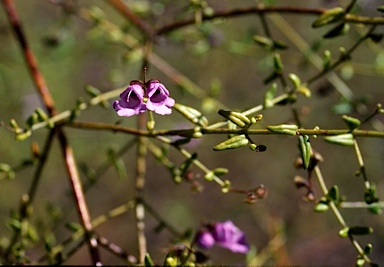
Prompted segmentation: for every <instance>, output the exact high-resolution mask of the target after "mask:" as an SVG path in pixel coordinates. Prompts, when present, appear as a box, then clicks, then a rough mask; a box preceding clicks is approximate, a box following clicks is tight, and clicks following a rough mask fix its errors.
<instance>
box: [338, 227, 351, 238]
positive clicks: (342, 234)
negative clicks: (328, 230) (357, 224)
mask: <svg viewBox="0 0 384 267" xmlns="http://www.w3.org/2000/svg"><path fill="white" fill-rule="evenodd" d="M348 232H349V227H344V228H343V229H341V230H340V231H339V236H340V237H344V238H345V237H348Z"/></svg>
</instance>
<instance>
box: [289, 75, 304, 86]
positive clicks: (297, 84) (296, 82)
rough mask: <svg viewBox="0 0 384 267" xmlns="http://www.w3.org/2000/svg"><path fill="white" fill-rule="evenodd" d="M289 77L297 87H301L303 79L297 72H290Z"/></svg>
mask: <svg viewBox="0 0 384 267" xmlns="http://www.w3.org/2000/svg"><path fill="white" fill-rule="evenodd" d="M288 78H289V80H291V82H292V83H293V86H294V87H295V88H299V87H300V86H301V80H300V78H299V77H298V76H297V75H296V74H294V73H290V74H289V75H288Z"/></svg>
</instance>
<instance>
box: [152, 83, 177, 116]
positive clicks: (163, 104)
mask: <svg viewBox="0 0 384 267" xmlns="http://www.w3.org/2000/svg"><path fill="white" fill-rule="evenodd" d="M147 90H148V92H147V94H148V100H147V103H146V105H147V109H149V110H152V111H154V112H156V113H157V114H161V115H166V114H171V112H172V109H170V108H171V107H173V106H174V105H175V100H174V99H173V98H170V97H169V92H168V90H167V88H165V86H164V85H163V84H161V83H160V82H159V81H156V80H152V81H149V82H148V84H147Z"/></svg>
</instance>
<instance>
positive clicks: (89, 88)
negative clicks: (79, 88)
mask: <svg viewBox="0 0 384 267" xmlns="http://www.w3.org/2000/svg"><path fill="white" fill-rule="evenodd" d="M85 92H86V93H87V94H88V95H90V96H91V97H96V96H98V95H100V94H101V92H100V90H99V89H97V88H95V87H93V86H92V85H86V86H85Z"/></svg>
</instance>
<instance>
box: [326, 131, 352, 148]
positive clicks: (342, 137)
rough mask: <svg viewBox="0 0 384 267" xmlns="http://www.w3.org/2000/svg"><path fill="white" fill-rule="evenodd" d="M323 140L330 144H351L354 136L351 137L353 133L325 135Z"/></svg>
mask: <svg viewBox="0 0 384 267" xmlns="http://www.w3.org/2000/svg"><path fill="white" fill-rule="evenodd" d="M324 140H325V141H326V142H328V143H332V144H337V145H342V146H353V140H354V137H353V134H351V133H347V134H339V135H333V136H326V137H324Z"/></svg>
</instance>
